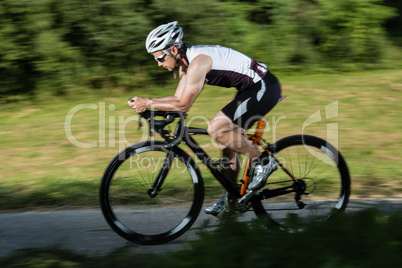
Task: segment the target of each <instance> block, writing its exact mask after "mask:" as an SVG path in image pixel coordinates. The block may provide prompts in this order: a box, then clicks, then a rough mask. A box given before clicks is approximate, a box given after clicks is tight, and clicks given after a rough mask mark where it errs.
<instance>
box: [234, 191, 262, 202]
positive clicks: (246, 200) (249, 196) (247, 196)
mask: <svg viewBox="0 0 402 268" xmlns="http://www.w3.org/2000/svg"><path fill="white" fill-rule="evenodd" d="M257 192H258V189H254V190H250V191H248V193H247V194H245V195H243V196H242V197H241V198H240V199H239V201H237V202H238V203H239V204H240V205H244V204H246V203H247V202H248V200H250V198H251V197H253V196H254V195H255V194H256V193H257Z"/></svg>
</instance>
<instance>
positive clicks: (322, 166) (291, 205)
mask: <svg viewBox="0 0 402 268" xmlns="http://www.w3.org/2000/svg"><path fill="white" fill-rule="evenodd" d="M272 148H273V153H274V154H275V156H276V158H277V159H278V160H279V162H281V163H282V164H283V165H284V167H286V169H288V170H289V171H290V173H292V174H293V175H294V176H295V178H296V179H297V180H298V181H299V183H294V182H293V181H292V179H291V178H290V177H289V175H288V174H286V173H285V172H283V170H280V169H281V168H279V167H278V170H277V171H275V172H274V173H273V174H272V175H271V176H270V177H269V178H268V181H267V184H266V185H265V188H263V189H261V193H260V194H261V196H264V195H265V196H266V197H267V199H263V200H261V201H255V203H254V204H253V207H254V211H255V213H256V214H257V216H260V217H263V216H265V217H266V216H267V215H269V217H270V223H273V224H275V225H277V226H281V227H284V228H297V227H298V226H297V225H298V224H299V223H303V222H311V221H314V222H322V221H324V220H326V219H328V218H329V217H330V216H331V215H333V214H334V213H336V212H338V211H343V210H344V209H345V208H346V205H347V203H348V200H349V194H350V176H349V170H348V167H347V165H346V162H345V160H344V159H343V157H342V155H341V154H340V153H339V152H338V150H337V149H336V148H335V147H334V146H332V145H331V144H329V143H327V142H326V141H325V140H323V139H320V138H318V137H314V136H308V135H295V136H290V137H286V138H284V139H281V140H279V141H278V142H276V143H275V144H273V145H272ZM281 187H290V188H287V189H286V191H288V193H287V194H282V195H278V196H275V197H273V198H271V199H270V198H268V197H269V195H270V194H271V195H272V193H274V191H273V189H278V188H281ZM281 189H284V188H281ZM282 192H284V191H282ZM276 194H277V192H276V193H275V194H273V195H276ZM295 225H296V226H295Z"/></svg>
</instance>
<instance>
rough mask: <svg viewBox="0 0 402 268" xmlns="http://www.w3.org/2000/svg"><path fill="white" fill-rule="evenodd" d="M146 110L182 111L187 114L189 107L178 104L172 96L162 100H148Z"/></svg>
mask: <svg viewBox="0 0 402 268" xmlns="http://www.w3.org/2000/svg"><path fill="white" fill-rule="evenodd" d="M146 106H147V108H150V109H156V110H160V111H182V112H187V111H188V109H189V107H187V105H185V104H183V103H182V102H180V101H179V100H178V99H177V98H176V97H174V96H168V97H163V98H149V99H148V101H147V105H146Z"/></svg>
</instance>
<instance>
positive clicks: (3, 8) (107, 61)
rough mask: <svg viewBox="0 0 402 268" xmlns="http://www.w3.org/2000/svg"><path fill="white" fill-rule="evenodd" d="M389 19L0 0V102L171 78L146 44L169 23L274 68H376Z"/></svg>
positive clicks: (252, 2) (372, 0)
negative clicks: (158, 67)
mask: <svg viewBox="0 0 402 268" xmlns="http://www.w3.org/2000/svg"><path fill="white" fill-rule="evenodd" d="M394 6H395V5H394ZM395 7H398V6H395ZM396 14H397V13H396V12H395V9H392V8H390V7H387V6H385V5H383V4H382V0H337V1H332V0H286V1H284V0H203V1H200V0H193V1H183V0H172V1H163V0H64V1H57V0H36V1H31V0H22V1H14V0H1V1H0V94H1V95H0V98H1V99H3V100H4V99H8V100H11V99H18V96H22V97H24V96H25V95H27V94H28V96H33V95H35V93H36V92H41V91H42V92H43V91H47V92H51V93H52V94H57V95H61V94H65V93H68V92H73V93H78V92H79V91H80V89H81V88H88V87H89V88H95V89H101V88H116V87H119V88H123V89H133V88H143V87H149V85H150V83H162V82H164V81H165V80H166V78H167V77H171V76H170V75H169V74H166V73H165V72H159V71H156V70H155V69H156V64H155V62H153V60H152V58H151V57H150V56H149V55H148V54H147V53H146V51H145V48H144V42H145V39H146V36H147V34H148V33H149V31H151V30H152V29H153V28H154V27H156V26H158V25H160V24H163V23H166V22H169V21H173V20H178V21H179V22H180V25H182V26H183V27H184V31H185V41H187V42H188V43H190V44H220V45H224V46H229V47H233V48H235V49H237V50H239V51H242V52H244V53H246V54H248V55H250V56H251V57H254V58H256V59H258V60H260V61H263V62H266V63H267V64H268V65H269V66H271V67H272V68H273V69H276V70H283V71H294V70H310V71H311V72H312V71H316V70H342V71H345V70H346V71H348V70H356V69H363V68H368V67H377V68H378V67H381V66H382V65H381V64H382V60H383V58H384V53H385V50H386V49H387V47H389V43H388V41H387V38H386V34H385V31H384V29H383V25H384V23H385V22H387V21H389V20H390V19H391V18H393V17H395V16H396ZM395 23H398V21H397V20H396V21H395ZM388 27H389V28H390V29H394V32H395V29H396V27H395V24H388ZM390 36H391V37H392V34H391V35H390ZM388 64H389V63H388ZM16 96H17V97H16Z"/></svg>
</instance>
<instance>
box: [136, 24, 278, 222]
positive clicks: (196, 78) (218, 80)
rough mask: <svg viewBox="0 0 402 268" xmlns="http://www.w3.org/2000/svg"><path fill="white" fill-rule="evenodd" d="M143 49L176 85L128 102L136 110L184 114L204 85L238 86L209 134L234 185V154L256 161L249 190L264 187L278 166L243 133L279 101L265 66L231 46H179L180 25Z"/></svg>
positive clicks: (164, 28)
mask: <svg viewBox="0 0 402 268" xmlns="http://www.w3.org/2000/svg"><path fill="white" fill-rule="evenodd" d="M146 49H147V51H148V53H150V54H152V55H153V56H154V58H155V60H156V61H157V62H158V66H159V67H163V68H165V69H167V70H169V71H173V72H174V76H175V74H176V71H177V69H178V72H179V76H180V81H179V83H178V86H177V88H176V92H175V94H174V96H167V97H162V98H144V97H138V96H136V97H133V98H131V99H130V101H129V102H128V105H129V106H130V107H132V108H133V109H134V110H135V111H136V112H138V113H141V112H144V111H145V110H146V109H148V108H152V109H157V110H163V111H174V110H181V111H182V112H187V111H188V110H189V109H190V107H191V105H192V104H193V102H194V101H195V99H196V98H197V96H198V95H199V94H200V92H201V90H202V89H203V87H204V84H208V85H215V86H221V87H235V88H237V95H236V97H235V98H234V100H232V101H231V102H230V103H228V104H227V105H226V106H225V107H223V108H222V110H220V111H219V112H218V113H217V114H216V115H215V116H214V117H213V118H212V120H211V121H210V122H209V124H208V133H209V134H210V136H211V137H212V138H213V139H215V140H216V141H217V142H219V143H220V144H221V145H222V147H223V149H222V151H223V155H224V157H226V158H228V159H229V160H230V162H231V165H230V167H229V168H227V169H226V170H225V174H226V175H227V176H228V177H229V178H230V179H231V180H232V181H233V182H234V183H237V173H238V171H239V162H240V161H239V158H238V153H242V154H245V155H247V156H248V157H249V158H251V159H253V162H254V163H255V167H254V171H253V176H252V180H251V183H250V184H249V186H248V188H249V189H250V190H256V189H258V188H260V187H261V186H263V185H264V184H265V182H266V180H267V178H268V177H269V175H270V174H271V173H272V172H273V171H275V170H276V168H277V163H276V161H275V160H274V159H273V157H271V156H269V155H268V154H267V153H266V152H264V153H261V152H260V151H258V150H257V149H256V148H255V147H254V146H253V145H251V144H250V143H249V141H248V140H247V139H246V137H245V136H244V134H245V131H246V130H247V129H248V128H249V127H250V126H251V125H252V124H253V123H255V122H256V121H258V120H259V119H260V118H262V117H263V116H264V115H265V114H267V113H268V112H269V111H270V110H271V109H272V108H273V107H274V106H275V105H276V103H277V102H278V100H279V98H280V97H281V87H280V84H279V82H278V80H277V78H276V77H275V76H274V75H273V74H271V73H270V72H269V70H268V68H267V66H266V65H265V64H263V63H260V62H258V61H256V60H253V59H252V58H250V57H248V56H246V55H244V54H242V53H240V52H238V51H236V50H233V49H231V48H226V47H221V46H189V45H188V44H187V43H184V42H183V29H182V28H181V27H180V26H178V22H177V21H174V22H170V23H167V24H163V25H160V26H159V27H157V28H155V29H154V30H152V31H151V32H150V33H149V35H148V37H147V39H146ZM223 208H224V198H221V199H220V200H219V201H218V202H217V203H215V204H214V205H213V206H212V207H208V208H206V209H205V212H206V213H208V214H212V215H215V216H216V215H218V214H219V212H220V211H222V210H223Z"/></svg>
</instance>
